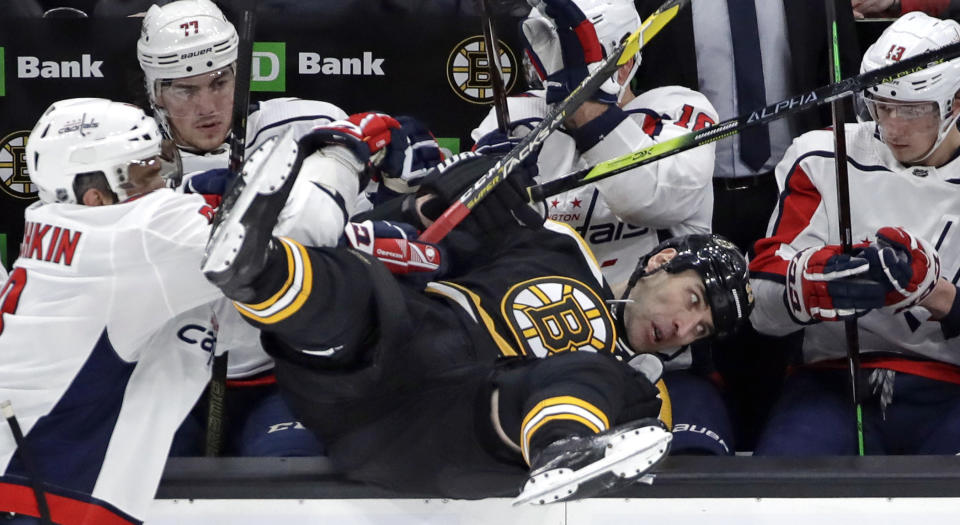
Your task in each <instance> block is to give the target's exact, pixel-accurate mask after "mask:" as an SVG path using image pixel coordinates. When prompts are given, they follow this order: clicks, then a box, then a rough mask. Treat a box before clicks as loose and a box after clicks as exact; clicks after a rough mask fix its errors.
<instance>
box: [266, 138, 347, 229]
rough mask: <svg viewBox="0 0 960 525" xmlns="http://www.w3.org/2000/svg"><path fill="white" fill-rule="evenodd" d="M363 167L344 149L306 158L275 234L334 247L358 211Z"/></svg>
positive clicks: (329, 148)
mask: <svg viewBox="0 0 960 525" xmlns="http://www.w3.org/2000/svg"><path fill="white" fill-rule="evenodd" d="M362 169H363V165H362V164H360V162H358V161H357V159H356V158H355V157H354V156H353V155H352V154H351V153H350V152H349V151H348V150H347V149H346V148H345V147H343V146H328V147H326V148H323V149H322V150H320V151H317V152H315V153H313V154H312V155H310V156H309V157H307V158H306V159H305V160H304V161H303V165H302V167H301V168H300V174H299V175H298V177H297V181H296V182H295V183H294V186H293V189H292V191H291V192H290V197H289V198H288V199H287V203H286V204H285V205H284V207H283V210H281V212H280V216H279V218H278V220H277V225H276V227H274V230H273V232H274V235H278V236H284V237H290V238H292V239H294V240H295V241H297V242H299V243H301V244H305V245H307V246H335V245H336V244H337V241H338V240H339V239H340V235H341V234H342V233H343V229H344V228H345V227H346V225H347V220H348V218H349V217H351V216H353V214H354V213H356V212H357V205H358V200H357V195H358V194H359V192H360V188H359V173H360V170H362Z"/></svg>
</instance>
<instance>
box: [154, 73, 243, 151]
mask: <svg viewBox="0 0 960 525" xmlns="http://www.w3.org/2000/svg"><path fill="white" fill-rule="evenodd" d="M235 81H236V78H235V76H234V71H233V66H227V67H225V68H222V69H218V70H217V71H213V72H210V73H204V74H202V75H195V76H192V77H187V78H178V79H174V80H169V81H161V85H160V88H159V90H158V96H157V104H158V105H159V106H160V107H162V108H163V109H165V110H166V113H167V119H168V123H169V124H170V129H171V132H172V133H173V139H174V140H176V142H177V144H179V145H181V146H187V147H189V148H193V149H197V150H200V151H213V150H215V149H217V148H218V147H220V146H221V145H222V144H223V143H224V141H226V139H227V134H228V133H229V132H230V122H231V118H232V116H233V87H234V83H235Z"/></svg>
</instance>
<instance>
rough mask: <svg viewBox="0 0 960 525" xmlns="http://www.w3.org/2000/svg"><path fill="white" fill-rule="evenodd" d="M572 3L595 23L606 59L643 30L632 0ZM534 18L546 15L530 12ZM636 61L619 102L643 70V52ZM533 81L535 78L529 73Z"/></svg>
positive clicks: (582, 0) (621, 90) (583, 0)
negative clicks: (635, 32) (634, 78)
mask: <svg viewBox="0 0 960 525" xmlns="http://www.w3.org/2000/svg"><path fill="white" fill-rule="evenodd" d="M573 3H575V4H576V5H577V7H579V8H580V10H581V11H583V14H584V16H586V17H587V19H588V20H590V22H591V23H592V24H593V28H594V31H596V32H597V39H598V40H599V41H600V45H602V46H603V52H604V55H605V56H610V55H611V54H612V53H613V51H614V50H615V49H616V48H617V46H619V45H620V44H621V43H622V42H623V41H624V39H625V38H626V37H627V36H629V35H630V34H631V33H633V32H634V31H636V30H637V29H638V28H639V27H640V15H639V14H638V13H637V8H636V7H635V6H634V4H633V0H573ZM530 16H531V17H536V16H541V17H542V16H544V15H543V13H542V12H541V11H539V10H538V9H533V10H531V12H530ZM635 58H636V60H634V64H633V69H631V70H630V74H629V75H628V76H627V79H626V82H624V83H623V84H622V85H621V86H620V92H619V93H618V94H617V101H618V102H619V101H620V100H621V99H623V94H624V93H626V90H627V89H629V88H630V81H631V80H633V76H634V75H635V74H636V73H637V68H638V67H640V58H641V55H640V51H637V56H636V57H635ZM528 77H530V78H536V75H530V74H528Z"/></svg>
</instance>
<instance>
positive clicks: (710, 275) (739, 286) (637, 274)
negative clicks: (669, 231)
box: [623, 234, 753, 337]
mask: <svg viewBox="0 0 960 525" xmlns="http://www.w3.org/2000/svg"><path fill="white" fill-rule="evenodd" d="M667 248H673V249H675V250H677V255H676V256H675V257H674V258H673V259H670V260H669V261H667V262H666V263H665V264H663V265H662V266H660V267H659V268H656V269H655V270H653V271H651V272H649V273H647V272H646V271H645V268H646V266H647V262H648V261H649V260H650V258H651V257H653V256H654V255H656V254H658V253H660V252H662V251H663V250H666V249H667ZM660 270H664V271H666V272H667V273H679V272H682V271H684V270H695V271H696V272H697V273H698V274H700V278H702V279H703V286H704V289H705V290H706V296H707V301H708V302H709V303H710V310H711V312H712V313H713V326H714V328H715V329H716V334H717V337H727V336H729V335H731V334H733V333H734V332H735V331H736V330H737V329H738V328H739V327H740V326H741V325H742V324H743V323H745V322H746V320H747V318H748V317H750V311H751V310H753V290H751V289H750V280H749V274H748V272H747V260H746V259H745V258H744V256H743V254H742V253H740V250H739V249H737V247H736V246H735V245H734V244H733V243H732V242H730V241H728V240H727V239H726V238H724V237H721V236H720V235H716V234H691V235H683V236H680V237H673V238H671V239H667V240H666V241H664V242H662V243H660V244H659V245H657V247H656V248H654V249H652V250H650V252H649V253H648V254H647V255H645V256H643V257H641V258H640V261H639V262H638V263H637V268H636V269H635V270H634V271H633V274H632V275H631V276H630V281H629V282H628V284H627V291H626V292H625V293H624V296H623V298H624V299H626V298H627V297H628V296H629V294H630V290H632V289H633V287H634V285H635V284H637V281H639V280H640V278H641V277H644V276H646V275H650V274H652V273H656V272H658V271H660Z"/></svg>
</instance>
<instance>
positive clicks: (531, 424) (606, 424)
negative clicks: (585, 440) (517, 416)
mask: <svg viewBox="0 0 960 525" xmlns="http://www.w3.org/2000/svg"><path fill="white" fill-rule="evenodd" d="M544 419H549V420H555V419H569V420H573V421H577V422H580V423H582V424H584V425H585V426H587V427H589V428H591V429H594V432H602V431H604V430H606V429H608V428H610V420H609V419H608V418H607V415H606V414H604V413H603V411H602V410H600V409H599V408H597V407H595V406H594V405H593V404H591V403H589V402H587V401H584V400H582V399H580V398H576V397H573V396H557V397H550V398H547V399H544V400H543V401H540V402H539V403H537V405H536V406H534V407H533V409H531V410H530V412H528V413H527V415H526V417H524V418H523V422H522V423H521V424H520V429H521V448H522V453H523V457H524V459H526V460H527V462H528V463H529V448H530V439H531V437H532V436H533V434H534V432H535V431H536V430H537V429H539V428H540V427H541V425H542V424H543V422H542V420H544ZM591 420H592V421H591ZM587 421H590V423H587Z"/></svg>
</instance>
